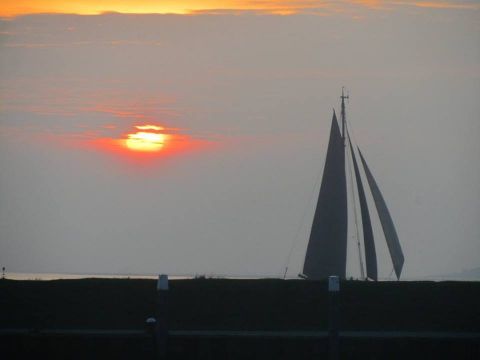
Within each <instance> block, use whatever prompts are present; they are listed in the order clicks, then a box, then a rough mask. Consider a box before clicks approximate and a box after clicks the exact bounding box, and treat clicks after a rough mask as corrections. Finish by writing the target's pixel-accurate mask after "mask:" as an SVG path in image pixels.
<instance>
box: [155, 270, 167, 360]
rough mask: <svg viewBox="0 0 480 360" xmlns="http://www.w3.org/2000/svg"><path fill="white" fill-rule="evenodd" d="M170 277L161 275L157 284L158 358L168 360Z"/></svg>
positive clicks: (156, 326) (156, 333)
mask: <svg viewBox="0 0 480 360" xmlns="http://www.w3.org/2000/svg"><path fill="white" fill-rule="evenodd" d="M168 287H169V286H168V275H159V276H158V282H157V311H156V320H157V321H156V323H155V335H156V346H157V354H158V358H159V359H161V360H165V359H167V341H168Z"/></svg>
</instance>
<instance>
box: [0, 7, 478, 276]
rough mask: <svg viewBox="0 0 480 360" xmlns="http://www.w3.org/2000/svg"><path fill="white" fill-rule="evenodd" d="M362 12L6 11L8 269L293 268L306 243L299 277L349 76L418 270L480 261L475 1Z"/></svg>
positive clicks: (359, 130)
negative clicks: (149, 142)
mask: <svg viewBox="0 0 480 360" xmlns="http://www.w3.org/2000/svg"><path fill="white" fill-rule="evenodd" d="M279 3H282V4H281V5H282V6H284V7H285V6H287V5H286V3H288V4H290V5H291V4H292V2H279ZM302 3H304V2H302ZM312 3H317V2H312ZM321 3H324V2H321ZM327 3H328V2H327ZM350 3H351V4H354V5H352V7H351V8H349V10H348V11H338V10H337V8H335V9H333V8H325V7H326V6H327V5H325V6H324V7H323V11H322V12H321V14H320V13H318V14H317V13H315V14H314V13H312V11H311V9H312V8H311V7H309V8H308V9H309V10H308V11H307V10H305V9H303V10H301V11H296V12H294V13H292V14H290V15H286V14H283V15H277V14H272V13H271V10H268V11H264V12H260V13H261V14H260V15H259V13H258V11H259V10H258V9H256V10H255V11H253V12H252V11H251V9H250V10H248V9H243V10H242V9H237V10H242V11H241V12H240V13H239V14H238V12H235V9H234V8H231V9H229V10H228V11H222V12H219V11H217V12H216V14H215V15H213V14H212V11H213V10H212V9H215V8H209V11H206V12H207V14H201V13H202V12H201V11H197V12H196V14H195V15H192V14H189V15H179V14H177V15H160V14H145V15H139V14H101V15H74V14H36V15H23V16H13V17H6V16H7V15H8V14H7V13H5V12H4V13H3V14H4V15H3V16H5V17H4V18H2V19H0V48H1V50H0V79H1V82H0V166H1V169H2V171H1V172H0V201H1V203H0V266H5V267H6V268H7V271H10V272H28V273H32V272H37V273H42V272H45V273H85V272H89V273H169V274H225V275H228V274H232V275H245V276H249V275H260V276H261V275H275V274H278V276H283V272H284V269H285V265H286V260H287V256H288V254H289V251H290V249H291V248H292V244H295V245H294V246H293V250H292V255H291V258H290V261H289V264H288V266H289V271H288V274H289V275H290V276H293V275H296V274H297V273H298V272H300V270H301V265H302V261H303V256H304V254H305V249H306V245H307V241H308V233H309V230H310V226H311V221H312V218H313V211H314V206H315V202H316V197H317V196H318V186H317V187H316V188H315V189H314V186H315V184H316V183H318V177H319V174H321V172H322V170H323V165H324V161H325V153H326V148H327V141H328V135H329V130H330V121H331V115H332V108H333V107H335V108H336V109H337V111H338V110H339V96H340V93H341V88H342V86H345V87H346V88H347V89H348V91H349V94H350V100H349V103H348V104H347V118H348V120H349V122H350V124H351V126H352V129H353V138H354V140H355V141H356V143H357V144H358V145H359V146H360V148H361V149H362V152H363V153H364V155H365V157H366V160H367V162H368V164H369V166H370V168H371V170H372V172H373V174H374V176H375V177H376V180H377V181H378V183H379V186H380V189H381V191H382V192H383V195H384V197H385V200H386V202H387V205H388V206H389V209H390V212H391V214H392V217H393V220H394V222H395V224H396V226H397V231H398V235H399V238H400V242H401V245H402V248H403V252H404V255H405V264H404V272H403V276H404V277H405V278H416V277H425V276H431V275H439V274H448V273H458V272H461V271H463V270H467V269H473V268H477V267H480V225H479V219H480V187H479V184H480V162H479V158H480V141H479V136H480V121H479V120H480V116H479V114H480V102H479V101H478V100H479V95H480V31H479V30H480V17H479V14H480V10H479V7H478V6H477V5H478V3H476V2H472V1H464V2H461V3H459V2H456V3H454V2H448V1H443V2H442V1H439V2H436V3H437V4H440V5H442V6H440V5H439V6H436V7H435V6H423V7H422V6H414V5H412V4H409V5H408V6H406V5H405V6H401V5H398V4H397V5H395V4H394V3H393V2H376V3H377V6H361V5H359V3H361V2H354V1H352V2H348V1H347V2H342V4H344V5H342V6H346V5H345V4H347V5H348V4H350ZM419 3H423V4H424V5H425V4H426V2H419ZM12 4H13V2H12ZM452 4H453V5H452ZM455 4H456V6H454V5H455ZM380 5H382V6H380ZM449 5H450V6H449ZM459 5H464V6H459ZM277 8H278V7H276V8H275V9H277ZM217 10H218V9H217ZM247 10H248V11H247ZM327 10H328V11H327ZM12 11H13V10H12ZM325 12H327V13H325ZM12 14H14V13H13V12H12ZM235 14H237V15H235ZM8 16H11V14H10V15H8ZM145 125H155V126H156V127H158V128H160V127H161V128H162V130H156V131H161V132H162V134H164V135H165V136H166V140H161V141H165V143H164V144H163V143H162V144H161V146H162V147H163V148H162V150H160V151H158V152H141V151H136V150H135V149H133V150H132V148H131V147H126V146H125V144H124V141H125V139H126V137H127V136H128V134H132V133H134V132H137V131H141V130H139V129H138V128H136V126H137V127H138V126H140V127H141V126H145ZM162 136H163V135H162ZM162 139H163V138H162ZM374 227H375V229H376V230H377V231H376V233H377V234H380V236H379V237H378V238H377V239H376V245H377V249H378V256H379V277H388V276H389V274H390V272H391V270H392V266H391V262H390V259H389V257H388V252H387V249H386V245H385V241H384V239H383V235H382V234H381V233H380V232H379V231H378V230H380V227H379V224H378V220H377V219H374ZM349 232H350V236H349V253H348V257H349V265H348V269H347V274H348V276H350V275H353V276H358V263H357V261H358V260H357V255H356V253H355V242H356V240H355V239H354V238H353V237H352V235H353V231H351V229H350V231H349Z"/></svg>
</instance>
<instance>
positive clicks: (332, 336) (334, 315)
mask: <svg viewBox="0 0 480 360" xmlns="http://www.w3.org/2000/svg"><path fill="white" fill-rule="evenodd" d="M339 292H340V279H339V277H338V276H336V275H333V276H329V277H328V297H329V309H328V355H329V359H330V360H338V359H339V337H338V313H339V311H338V297H339Z"/></svg>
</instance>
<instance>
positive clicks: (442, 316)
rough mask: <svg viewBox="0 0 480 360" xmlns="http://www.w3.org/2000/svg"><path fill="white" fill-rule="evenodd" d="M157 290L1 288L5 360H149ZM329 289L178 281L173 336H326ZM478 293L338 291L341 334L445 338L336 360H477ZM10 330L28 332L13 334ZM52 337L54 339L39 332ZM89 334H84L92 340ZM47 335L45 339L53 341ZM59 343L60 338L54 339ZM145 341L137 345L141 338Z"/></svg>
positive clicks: (230, 345)
mask: <svg viewBox="0 0 480 360" xmlns="http://www.w3.org/2000/svg"><path fill="white" fill-rule="evenodd" d="M155 287H156V282H155V281H153V280H130V279H113V280H112V279H85V280H58V281H11V280H1V281H0V330H2V329H4V330H5V329H10V330H8V331H3V333H2V332H1V331H0V346H1V349H2V355H3V356H0V358H2V359H3V358H4V359H10V358H11V359H18V358H34V357H37V358H38V357H40V358H49V359H57V358H58V359H110V358H112V359H113V358H115V359H131V358H138V359H143V358H146V359H153V358H154V357H155V347H154V345H153V341H152V338H151V337H150V336H149V335H147V333H146V332H142V330H143V329H144V328H145V327H144V324H145V319H146V318H147V317H149V316H152V315H154V314H155V296H156V290H155ZM326 288H327V284H326V282H314V281H303V280H298V281H297V280H294V281H282V280H223V279H212V280H210V279H206V280H202V279H199V280H177V281H171V282H170V291H169V328H170V329H171V330H177V331H178V330H247V331H254V330H272V331H299V330H304V331H318V330H326V329H327V318H328V316H327V315H328V293H327V290H326ZM479 299H480V283H474V282H439V283H436V282H378V283H373V282H361V281H343V282H342V283H341V292H340V307H341V319H340V330H342V331H346V330H358V331H379V332H382V331H392V332H395V331H397V332H398V331H413V332H415V331H422V332H445V333H448V334H450V335H449V336H450V337H449V338H422V337H421V336H420V337H416V335H415V336H414V337H411V336H405V337H403V335H402V336H400V337H398V336H397V337H394V338H388V337H384V336H383V335H379V336H377V335H371V336H370V335H368V337H344V338H341V340H340V359H415V358H419V359H420V358H421V359H428V358H435V359H478V358H480V344H479V337H478V335H473V337H470V338H468V336H467V338H465V337H459V338H455V336H453V337H452V336H451V334H453V335H455V334H457V333H458V334H465V333H470V334H478V332H480V305H479ZM12 329H29V330H28V332H27V333H26V332H25V331H23V332H22V333H15V332H14V331H12ZM49 329H50V330H51V329H56V330H59V329H60V332H59V333H57V334H56V335H52V333H48V332H45V330H49ZM61 329H66V330H72V329H88V331H90V330H95V329H97V330H101V329H117V330H118V329H138V330H140V336H122V337H118V336H100V337H99V336H96V335H95V336H90V335H82V336H78V334H77V335H75V334H67V335H65V334H63V335H62V334H61V333H62V330H61ZM88 331H87V332H88ZM49 334H50V335H49ZM59 334H60V335H59ZM142 334H143V335H142ZM168 343H169V346H168V358H169V359H197V358H198V359H262V360H266V359H275V360H278V359H322V358H327V356H328V339H327V338H325V337H316V338H308V337H307V338H301V337H300V338H271V337H265V336H256V337H235V336H233V337H231V336H220V337H218V336H217V337H215V336H214V337H211V336H210V337H208V336H196V335H187V336H175V335H173V333H172V335H170V336H169V340H168Z"/></svg>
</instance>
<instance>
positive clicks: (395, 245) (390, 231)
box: [357, 148, 404, 279]
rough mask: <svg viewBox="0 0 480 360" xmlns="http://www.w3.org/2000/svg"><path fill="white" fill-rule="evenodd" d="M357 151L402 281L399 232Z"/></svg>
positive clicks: (396, 269)
mask: <svg viewBox="0 0 480 360" xmlns="http://www.w3.org/2000/svg"><path fill="white" fill-rule="evenodd" d="M357 149H358V153H359V154H360V158H361V159H362V164H363V168H364V169H365V175H366V176H367V181H368V184H369V185H370V191H371V192H372V196H373V200H374V201H375V206H376V207H377V212H378V217H379V218H380V223H381V224H382V228H383V233H384V234H385V240H386V242H387V246H388V251H389V252H390V257H391V258H392V263H393V268H394V269H395V274H396V275H397V279H400V274H401V273H402V267H403V262H404V257H403V252H402V248H401V246H400V241H399V240H398V236H397V231H396V230H395V225H393V220H392V217H391V216H390V212H389V211H388V208H387V204H386V203H385V200H384V199H383V196H382V193H381V192H380V189H379V188H378V185H377V182H376V181H375V179H374V177H373V175H372V173H371V171H370V169H369V168H368V165H367V162H366V161H365V158H364V157H363V155H362V152H361V151H360V149H359V148H357Z"/></svg>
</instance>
